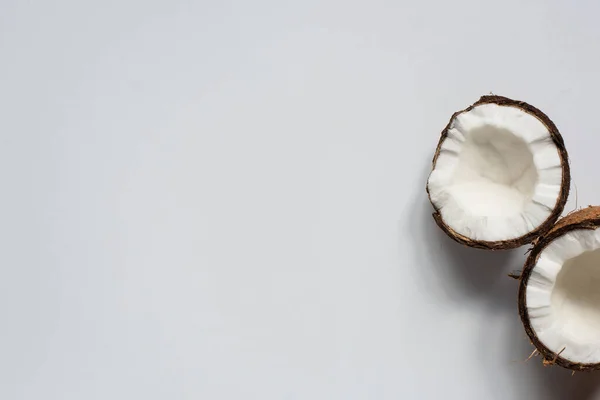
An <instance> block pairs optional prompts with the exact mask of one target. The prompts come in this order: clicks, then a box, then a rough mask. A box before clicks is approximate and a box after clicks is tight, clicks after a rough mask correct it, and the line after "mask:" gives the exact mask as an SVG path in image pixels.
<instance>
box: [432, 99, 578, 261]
mask: <svg viewBox="0 0 600 400" xmlns="http://www.w3.org/2000/svg"><path fill="white" fill-rule="evenodd" d="M489 103H493V104H498V105H500V106H506V107H517V108H520V109H522V110H523V111H525V112H527V113H529V114H531V115H533V116H534V117H536V118H537V119H538V120H540V121H541V122H542V123H543V124H544V125H546V127H547V128H548V131H549V132H550V136H551V137H552V140H553V141H554V144H555V145H556V149H557V150H558V154H559V156H560V159H561V166H562V182H561V186H560V192H559V196H558V198H557V199H556V204H555V206H554V208H553V210H552V213H551V214H550V216H549V217H548V218H547V219H546V221H544V222H543V223H542V224H541V225H540V226H538V227H537V228H536V229H534V230H533V231H531V232H529V233H527V234H525V235H523V236H521V237H518V238H514V239H508V240H499V241H485V240H475V239H472V238H469V237H466V236H464V235H461V234H460V233H458V232H456V231H454V230H453V229H452V228H450V226H448V224H446V222H445V221H444V220H443V218H442V215H441V213H440V211H439V210H438V209H435V212H434V213H433V219H434V220H435V222H436V223H437V225H438V226H439V227H440V228H441V229H442V230H443V231H444V232H445V233H446V234H447V235H448V236H450V237H451V238H452V239H454V240H455V241H457V242H458V243H460V244H463V245H465V246H469V247H475V248H479V249H486V250H506V249H513V248H516V247H520V246H523V245H525V244H528V243H531V242H532V241H533V240H535V239H536V238H537V237H538V236H540V235H542V234H544V233H545V232H548V231H549V230H550V229H551V228H552V226H553V225H554V223H555V222H556V220H557V219H558V217H559V216H560V215H561V213H562V211H563V209H564V207H565V203H566V202H567V198H568V197H569V189H570V186H571V173H570V169H569V157H568V154H567V150H566V148H565V144H564V141H563V138H562V136H561V135H560V132H559V131H558V128H557V127H556V125H554V122H552V120H550V118H548V116H547V115H546V114H544V113H543V112H542V111H540V110H538V109H537V108H535V107H534V106H532V105H530V104H527V103H525V102H523V101H518V100H512V99H509V98H507V97H502V96H496V95H488V96H482V97H481V98H480V99H479V100H478V101H477V102H475V103H474V104H473V105H471V106H469V107H467V108H465V109H464V110H461V111H457V112H455V113H454V114H453V115H452V117H451V118H450V121H449V122H448V125H446V127H445V128H444V130H443V131H442V134H441V137H440V141H439V142H438V145H437V149H436V151H435V155H434V157H433V167H432V169H434V168H435V164H436V162H437V159H438V156H439V155H440V150H441V148H442V144H443V142H444V140H446V138H447V137H448V130H449V129H450V125H451V124H452V121H453V120H454V119H455V118H456V117H457V116H458V115H459V114H461V113H464V112H468V111H471V110H472V109H473V107H476V106H479V105H482V104H489ZM427 194H428V195H429V188H427ZM429 200H430V201H431V197H430V199H429ZM431 204H432V205H433V207H434V208H435V205H434V204H433V202H431Z"/></svg>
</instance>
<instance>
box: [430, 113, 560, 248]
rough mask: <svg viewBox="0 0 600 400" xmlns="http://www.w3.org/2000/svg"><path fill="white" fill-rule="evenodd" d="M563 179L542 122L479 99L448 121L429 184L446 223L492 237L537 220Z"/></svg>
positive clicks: (520, 230) (512, 234)
mask: <svg viewBox="0 0 600 400" xmlns="http://www.w3.org/2000/svg"><path fill="white" fill-rule="evenodd" d="M561 182H562V165H561V159H560V156H559V154H558V150H557V148H556V144H555V143H554V141H553V140H552V137H551V136H550V132H549V131H548V128H547V127H546V125H544V124H543V123H542V122H541V121H540V120H539V119H538V118H537V117H535V116H534V115H532V114H529V113H527V112H525V111H524V110H522V109H520V108H517V107H510V106H499V105H497V104H482V105H478V106H476V107H473V108H472V109H471V110H469V111H465V112H462V113H460V114H459V115H458V116H456V117H455V118H453V119H452V121H450V125H449V127H448V135H447V137H446V139H444V142H443V143H442V145H441V147H440V153H439V155H438V157H437V161H436V163H435V168H434V169H433V171H432V172H431V175H429V179H428V181H427V187H428V190H429V194H430V197H431V201H432V202H433V204H434V205H435V207H436V209H437V210H439V211H440V213H441V215H442V219H443V220H444V221H445V223H446V224H448V226H450V228H452V229H453V230H454V231H456V232H458V233H459V234H461V235H464V236H467V237H469V238H471V239H476V240H485V241H498V240H508V239H515V238H518V237H521V236H524V235H526V234H528V233H530V232H531V231H533V230H534V229H536V228H538V227H539V226H540V225H541V224H543V223H544V222H545V221H546V220H547V219H548V217H549V216H550V214H551V213H552V211H553V210H554V208H555V207H556V201H557V199H558V195H559V193H560V185H561Z"/></svg>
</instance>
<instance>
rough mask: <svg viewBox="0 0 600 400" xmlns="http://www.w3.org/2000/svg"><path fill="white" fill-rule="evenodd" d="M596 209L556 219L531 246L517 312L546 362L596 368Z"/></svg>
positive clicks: (599, 296) (599, 305) (599, 306)
mask: <svg viewBox="0 0 600 400" xmlns="http://www.w3.org/2000/svg"><path fill="white" fill-rule="evenodd" d="M599 227H600V207H589V208H586V209H583V210H580V211H576V212H573V213H571V214H569V215H568V216H566V217H564V218H563V219H561V220H560V221H559V222H558V223H557V224H556V225H555V226H554V227H553V228H552V229H551V230H550V231H549V232H548V233H546V234H545V235H544V236H542V237H540V238H539V240H538V241H537V243H536V244H535V245H534V246H533V248H532V250H531V253H530V254H529V257H528V258H527V261H526V262H525V268H524V269H523V273H522V275H521V281H520V285H519V314H520V316H521V320H522V321H523V325H524V326H525V331H526V332H527V335H529V338H530V339H531V342H532V343H533V345H534V346H535V347H536V348H537V350H538V351H539V352H540V354H542V356H543V358H544V363H545V364H558V365H561V366H563V367H565V368H570V369H573V370H576V371H585V370H594V369H600V229H598V228H599Z"/></svg>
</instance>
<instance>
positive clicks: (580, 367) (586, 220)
mask: <svg viewBox="0 0 600 400" xmlns="http://www.w3.org/2000/svg"><path fill="white" fill-rule="evenodd" d="M598 227H600V206H594V207H592V206H590V207H588V208H584V209H581V210H578V211H574V212H572V213H570V214H569V215H567V216H566V217H564V218H562V219H560V220H559V221H558V222H557V223H556V225H554V226H553V227H552V228H551V229H550V230H549V231H548V232H546V233H545V234H544V235H543V236H541V237H540V238H539V239H538V240H537V241H536V242H535V244H534V245H533V247H532V249H531V251H530V253H529V256H528V257H527V260H526V261H525V267H524V268H523V272H522V274H521V277H520V282H519V297H518V299H519V315H520V317H521V321H522V322H523V326H524V327H525V332H527V336H529V339H530V340H531V343H532V344H533V345H534V346H535V348H536V349H537V351H538V352H539V353H540V354H541V355H542V357H543V362H544V365H560V366H561V367H564V368H568V369H571V370H573V371H592V370H598V369H600V363H597V364H581V363H577V362H573V361H570V360H567V359H565V358H563V357H561V355H560V353H561V351H562V350H561V351H558V352H553V351H552V350H550V349H549V348H548V347H546V346H545V345H544V343H542V342H541V341H540V340H539V338H538V337H537V335H536V333H535V331H534V330H533V328H532V327H531V321H530V320H529V313H528V312H527V283H528V281H529V277H530V276H531V273H532V271H533V269H534V268H535V266H536V264H537V261H538V258H539V256H540V254H541V253H542V252H543V250H544V249H545V248H546V246H548V245H549V244H550V243H551V242H552V241H553V240H555V239H557V238H559V237H561V236H562V235H564V234H566V233H568V232H570V231H573V230H576V229H591V230H593V229H597V228H598Z"/></svg>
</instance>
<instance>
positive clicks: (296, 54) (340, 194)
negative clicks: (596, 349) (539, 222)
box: [0, 0, 600, 400]
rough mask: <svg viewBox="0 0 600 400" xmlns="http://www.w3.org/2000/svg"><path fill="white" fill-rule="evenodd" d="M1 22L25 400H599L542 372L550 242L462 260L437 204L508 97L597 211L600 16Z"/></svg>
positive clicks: (63, 5)
mask: <svg viewBox="0 0 600 400" xmlns="http://www.w3.org/2000/svg"><path fill="white" fill-rule="evenodd" d="M0 8H1V12H0V54H1V57H2V62H0V110H1V117H0V138H1V143H0V152H1V157H0V163H1V166H2V168H0V174H1V176H0V182H2V188H3V190H2V197H1V204H2V207H1V208H0V213H1V214H0V220H1V221H2V223H1V225H0V226H1V229H0V233H1V235H2V244H3V246H2V251H1V252H0V255H1V256H0V257H1V258H0V261H1V262H0V274H1V275H0V321H2V322H1V324H2V326H1V329H0V339H1V340H0V398H1V399H7V400H13V399H16V400H40V399H44V400H82V399H85V400H94V399H99V400H106V399H119V400H120V399H124V400H130V399H144V400H158V399H160V400H162V399H193V400H197V399H207V400H209V399H210V400H223V399H226V400H238V399H259V400H281V399H311V400H316V399H324V400H334V399H340V400H354V399H357V400H358V399H393V400H397V399H439V398H443V399H445V400H450V399H461V400H463V399H472V400H481V399H501V400H506V399H540V400H555V399H586V400H589V399H593V398H594V396H595V398H600V397H598V396H599V395H600V393H599V392H598V390H597V386H596V385H597V383H596V382H597V381H598V377H597V376H596V375H586V374H576V375H575V376H573V377H572V376H571V374H570V372H569V371H562V370H556V369H544V368H542V367H541V365H540V364H541V362H540V360H539V358H533V359H532V360H530V361H529V362H527V363H525V362H524V360H525V359H526V358H527V357H528V356H529V354H530V353H531V350H532V347H531V345H530V344H529V343H528V341H527V338H526V335H525V333H524V331H523V328H522V326H521V324H520V322H519V319H518V316H517V312H516V289H517V285H516V282H515V281H513V280H510V279H509V278H507V277H506V274H507V273H508V272H509V271H511V270H512V269H516V268H520V266H521V265H522V261H523V259H524V256H523V253H524V252H525V249H524V248H522V249H518V250H516V251H513V252H509V253H493V254H488V253H484V252H480V251H476V250H472V249H463V248H461V247H460V246H457V245H456V244H454V243H453V242H451V241H450V240H448V239H447V238H446V237H445V236H443V234H440V233H439V230H438V229H437V227H436V226H435V224H434V222H433V221H432V218H431V205H430V204H429V203H428V201H427V199H426V194H425V182H426V179H427V175H428V173H429V169H430V166H431V158H432V156H433V152H434V149H435V145H436V143H437V141H438V138H439V132H440V131H441V129H442V128H443V127H444V125H445V124H446V122H447V121H448V119H449V117H450V115H451V114H452V113H453V112H454V111H456V110H457V109H459V108H461V107H464V105H466V104H470V103H472V102H473V101H474V100H476V99H477V98H478V97H479V96H480V95H481V94H484V93H489V92H490V91H493V92H494V93H497V94H503V95H506V96H511V97H514V98H517V99H523V100H525V101H528V102H530V103H531V104H535V105H536V106H538V107H540V108H541V109H542V110H544V111H545V112H547V113H548V114H549V115H550V116H551V118H553V120H554V121H555V122H556V123H557V125H558V126H559V128H560V130H561V132H563V134H564V136H565V140H566V142H567V145H568V148H569V153H570V156H571V159H572V164H571V166H572V172H573V180H574V183H575V185H576V187H577V192H578V202H579V205H587V204H592V203H597V202H598V201H599V199H600V186H599V185H598V179H597V174H596V173H590V171H593V170H594V168H595V166H596V165H597V163H598V156H597V154H598V152H597V149H598V148H599V147H600V136H599V135H597V134H595V132H597V129H598V123H597V115H598V110H597V108H598V104H597V102H596V101H595V99H596V94H597V93H598V92H600V80H598V70H600V56H599V55H598V52H597V51H594V49H596V48H597V46H598V39H599V36H600V26H599V25H598V23H597V15H598V11H599V9H600V6H598V5H596V3H593V2H588V3H583V2H578V4H577V5H575V4H571V3H568V2H563V1H541V0H539V1H528V2H522V1H518V2H517V1H512V0H511V1H505V2H481V1H475V0H473V1H467V0H458V1H454V2H445V1H435V2H433V1H423V2H404V1H396V2H384V1H369V2H367V1H360V2H356V1H350V2H348V1H332V0H324V1H323V0H320V1H316V0H308V1H304V2H280V1H277V2H276V1H259V0H257V1H253V2H242V1H232V2H216V1H215V2H205V1H195V2H192V1H183V0H172V1H157V0H146V1H141V0H139V1H136V0H120V1H112V0H108V1H104V2H86V1H74V0H72V1H67V0H55V1H40V0H34V1H28V2H25V1H16V0H4V1H2V2H0ZM573 188H574V189H575V186H574V187H573ZM573 192H575V190H573ZM571 200H572V201H571V202H570V203H569V205H568V206H567V209H569V210H570V209H572V208H573V207H574V206H575V196H572V197H571Z"/></svg>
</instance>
